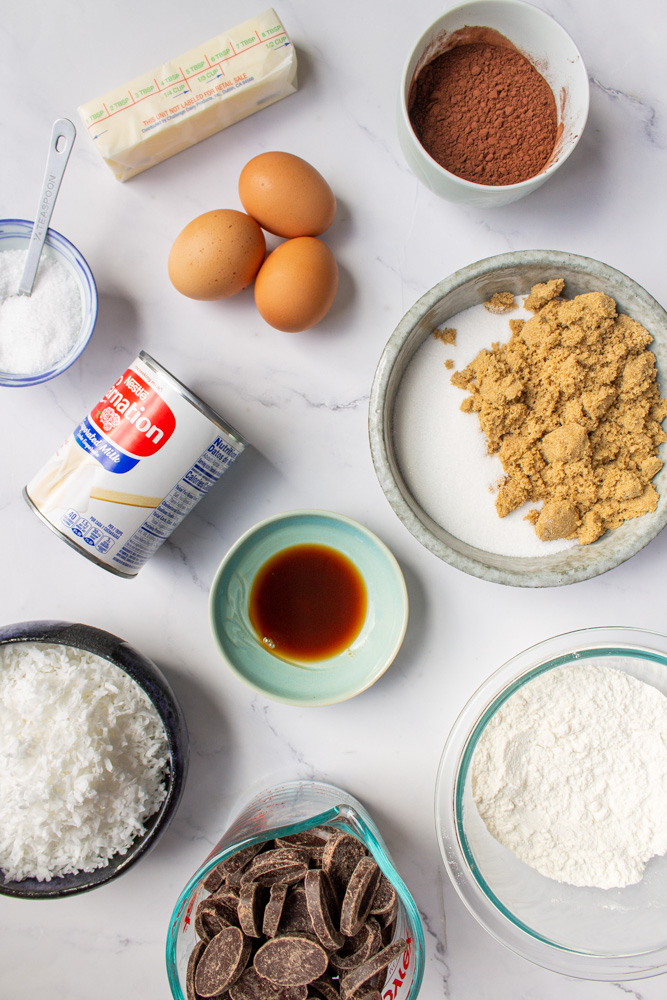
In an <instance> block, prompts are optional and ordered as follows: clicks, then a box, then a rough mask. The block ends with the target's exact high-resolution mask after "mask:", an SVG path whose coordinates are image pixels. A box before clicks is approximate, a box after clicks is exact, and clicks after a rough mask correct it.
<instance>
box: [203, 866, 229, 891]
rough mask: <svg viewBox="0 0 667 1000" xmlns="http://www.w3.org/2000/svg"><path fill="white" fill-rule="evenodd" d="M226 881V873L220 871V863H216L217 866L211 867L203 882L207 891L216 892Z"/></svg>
mask: <svg viewBox="0 0 667 1000" xmlns="http://www.w3.org/2000/svg"><path fill="white" fill-rule="evenodd" d="M224 881H225V876H224V873H223V872H221V871H220V865H216V866H215V868H211V870H210V872H209V873H208V875H207V876H206V878H205V879H204V881H203V883H202V884H203V886H204V888H205V889H206V891H207V892H215V890H216V889H219V888H220V886H221V885H222V883H223V882H224Z"/></svg>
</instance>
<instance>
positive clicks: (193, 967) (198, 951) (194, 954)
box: [185, 941, 206, 1000]
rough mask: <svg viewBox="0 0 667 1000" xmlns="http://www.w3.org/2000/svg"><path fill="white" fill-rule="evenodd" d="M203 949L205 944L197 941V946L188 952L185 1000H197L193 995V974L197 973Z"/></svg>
mask: <svg viewBox="0 0 667 1000" xmlns="http://www.w3.org/2000/svg"><path fill="white" fill-rule="evenodd" d="M205 947H206V944H205V942H204V941H197V944H196V945H195V946H194V948H193V949H192V951H191V952H190V958H189V959H188V966H187V969H186V970H185V995H186V997H187V1000H197V994H196V993H195V972H196V971H197V965H198V964H199V959H200V958H201V956H202V952H203V951H204V948H205Z"/></svg>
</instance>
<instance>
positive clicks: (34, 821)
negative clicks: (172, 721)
mask: <svg viewBox="0 0 667 1000" xmlns="http://www.w3.org/2000/svg"><path fill="white" fill-rule="evenodd" d="M167 762H168V744H167V739H166V735H165V731H164V727H163V725H162V723H161V721H160V718H159V716H158V714H157V712H156V711H155V709H154V707H153V705H152V704H151V702H150V700H149V698H148V696H147V695H146V694H145V692H144V691H142V689H141V688H140V687H139V686H138V684H136V683H135V682H134V681H133V680H132V678H130V677H129V676H128V675H127V674H125V673H124V672H123V671H122V670H121V669H120V668H119V667H117V666H116V665H115V664H113V663H110V662H109V661H108V660H105V659H102V658H101V657H98V656H95V655H94V654H92V653H87V652H85V651H83V650H78V649H75V648H73V647H67V646H59V645H55V644H49V643H33V642H18V643H8V644H5V645H4V646H2V648H1V649H0V868H1V869H2V870H3V872H4V875H5V878H6V879H12V880H14V879H16V880H20V879H24V878H28V877H32V878H36V879H39V880H40V881H50V879H51V878H53V877H54V876H58V875H65V874H67V873H70V872H77V871H86V872H88V871H93V870H94V869H96V868H100V867H103V866H104V865H106V864H107V863H108V861H109V859H110V858H111V857H112V855H114V854H125V853H126V852H127V849H128V847H129V846H130V845H131V843H132V842H133V841H134V840H135V838H136V837H137V836H139V835H140V834H142V833H143V832H144V829H145V827H144V822H145V820H146V819H148V817H149V816H151V815H152V814H153V813H154V812H156V810H157V809H158V807H159V805H160V803H161V802H162V801H163V800H164V798H165V796H166V788H165V783H164V776H165V773H166V768H167Z"/></svg>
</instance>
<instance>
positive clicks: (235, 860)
mask: <svg viewBox="0 0 667 1000" xmlns="http://www.w3.org/2000/svg"><path fill="white" fill-rule="evenodd" d="M265 845H266V841H264V843H261V844H250V845H249V846H248V847H242V848H241V850H240V851H235V852H234V854H230V855H229V857H228V858H225V860H224V861H220V862H219V864H218V871H219V872H220V873H221V874H222V876H223V878H224V880H225V881H227V882H228V881H229V879H230V876H233V875H236V874H238V873H239V872H241V871H243V869H244V868H245V867H246V865H249V864H250V862H251V861H252V859H253V858H254V857H255V856H256V855H257V854H259V852H260V851H261V850H262V849H263V848H264V847H265Z"/></svg>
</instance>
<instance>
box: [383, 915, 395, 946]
mask: <svg viewBox="0 0 667 1000" xmlns="http://www.w3.org/2000/svg"><path fill="white" fill-rule="evenodd" d="M395 934H396V918H394V920H392V922H391V923H390V924H387V925H386V927H383V928H382V944H383V945H387V944H390V943H391V942H392V941H393V940H394V935H395Z"/></svg>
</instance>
